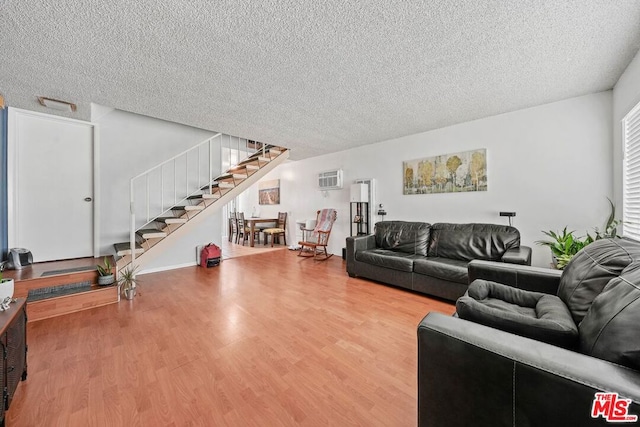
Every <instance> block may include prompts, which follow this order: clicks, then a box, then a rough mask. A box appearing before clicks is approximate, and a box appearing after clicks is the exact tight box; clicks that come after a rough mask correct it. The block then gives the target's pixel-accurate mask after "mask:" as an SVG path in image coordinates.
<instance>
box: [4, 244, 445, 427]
mask: <svg viewBox="0 0 640 427" xmlns="http://www.w3.org/2000/svg"><path fill="white" fill-rule="evenodd" d="M139 279H140V291H141V294H140V295H139V296H137V297H136V298H135V300H133V301H127V300H124V299H123V300H122V301H121V302H120V303H118V304H113V305H109V306H105V307H99V308H95V309H92V310H87V311H82V312H78V313H74V314H69V315H65V316H60V317H56V318H52V319H47V320H42V321H38V322H33V323H30V324H29V325H28V330H27V333H28V338H27V339H28V345H29V353H28V369H29V370H28V378H27V380H26V381H25V382H22V383H20V385H19V386H18V389H17V391H16V394H15V397H14V400H13V402H12V404H11V409H10V410H9V411H8V413H7V425H8V426H12V427H16V426H38V427H40V426H127V427H129V426H154V427H155V426H326V425H330V426H351V425H356V426H413V425H415V424H416V419H417V415H416V396H417V389H416V387H417V379H416V356H417V355H416V327H417V325H418V323H419V321H420V319H422V317H423V316H424V315H426V314H427V313H428V312H429V311H439V312H443V313H447V314H451V313H453V311H454V306H453V305H452V304H449V303H445V302H442V301H438V300H434V299H430V298H428V297H426V296H423V295H418V294H414V293H411V292H408V291H404V290H401V289H396V288H393V287H390V286H385V285H381V284H376V283H374V282H371V281H368V280H363V279H352V278H349V277H348V276H347V274H346V272H345V265H344V262H343V261H342V259H341V258H340V257H338V256H334V257H332V258H331V259H329V260H328V261H326V262H317V261H313V259H309V258H300V257H297V256H296V253H295V252H292V251H288V250H284V249H283V250H276V251H269V252H265V253H261V254H258V255H252V256H243V257H240V258H233V259H228V260H224V261H223V262H222V263H221V265H220V266H219V267H215V268H210V269H204V268H200V267H189V268H183V269H179V270H173V271H168V272H161V273H153V274H147V275H142V276H139Z"/></svg>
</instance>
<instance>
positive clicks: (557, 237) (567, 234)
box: [536, 198, 622, 270]
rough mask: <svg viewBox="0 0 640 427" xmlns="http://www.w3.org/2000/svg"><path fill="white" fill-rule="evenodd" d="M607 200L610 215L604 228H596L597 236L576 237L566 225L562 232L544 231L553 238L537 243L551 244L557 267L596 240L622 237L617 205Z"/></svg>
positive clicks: (562, 265) (561, 266) (554, 263)
mask: <svg viewBox="0 0 640 427" xmlns="http://www.w3.org/2000/svg"><path fill="white" fill-rule="evenodd" d="M607 200H608V201H609V206H610V213H609V217H608V218H607V221H606V222H605V225H604V228H603V229H602V230H600V229H599V228H598V227H595V228H594V232H595V237H593V236H591V235H590V234H589V233H587V236H586V237H585V238H584V239H582V238H579V237H576V236H575V235H574V234H573V233H574V232H573V231H567V227H565V228H564V229H563V230H562V232H558V233H556V232H554V231H543V233H544V234H546V235H547V236H549V237H550V238H551V240H538V241H536V243H537V244H539V245H543V246H549V248H550V249H551V256H552V258H553V265H554V267H555V268H557V269H558V270H562V269H563V268H564V267H565V266H566V265H567V263H568V262H569V261H570V260H571V258H573V256H574V255H575V254H577V253H578V251H579V250H580V249H582V248H584V247H585V246H587V245H588V244H589V243H592V242H594V241H595V240H600V239H605V238H616V237H620V236H618V225H619V224H621V223H622V221H621V220H619V219H616V206H615V205H614V204H613V202H612V201H611V199H609V198H607Z"/></svg>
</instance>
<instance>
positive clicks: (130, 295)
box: [123, 288, 136, 300]
mask: <svg viewBox="0 0 640 427" xmlns="http://www.w3.org/2000/svg"><path fill="white" fill-rule="evenodd" d="M123 293H124V297H125V298H126V299H128V300H132V299H133V297H135V296H136V288H128V289H125V290H124V291H123Z"/></svg>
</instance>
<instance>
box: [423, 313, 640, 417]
mask: <svg viewBox="0 0 640 427" xmlns="http://www.w3.org/2000/svg"><path fill="white" fill-rule="evenodd" d="M597 392H615V393H618V394H619V395H620V398H625V399H631V400H632V403H631V404H630V405H629V407H628V408H627V409H628V414H629V415H638V416H640V372H638V371H636V370H633V369H630V368H626V367H623V366H620V365H616V364H614V363H611V362H607V361H604V360H601V359H597V358H595V357H591V356H587V355H584V354H580V353H577V352H575V351H571V350H566V349H563V348H560V347H556V346H554V345H551V344H546V343H543V342H540V341H536V340H532V339H529V338H524V337H520V336H518V335H514V334H510V333H508V332H503V331H500V330H498V329H494V328H490V327H487V326H483V325H480V324H477V323H473V322H469V321H466V320H462V319H459V318H456V317H449V316H445V315H443V314H439V313H430V314H428V315H427V316H426V317H425V318H424V319H423V320H422V322H421V323H420V325H419V326H418V425H419V426H420V427H427V426H434V427H445V426H446V427H456V426H461V427H462V426H464V427H467V426H474V427H483V426H486V427H499V426H509V427H513V426H517V427H520V426H522V427H525V426H527V427H529V426H541V427H542V426H544V427H555V426H557V427H568V426H604V425H611V424H610V423H608V422H607V421H606V420H605V419H604V418H603V417H598V418H592V417H591V411H592V407H593V401H594V398H595V393H597ZM638 424H640V422H638V423H637V424H631V425H638Z"/></svg>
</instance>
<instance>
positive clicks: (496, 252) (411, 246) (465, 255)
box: [347, 221, 531, 301]
mask: <svg viewBox="0 0 640 427" xmlns="http://www.w3.org/2000/svg"><path fill="white" fill-rule="evenodd" d="M474 259H478V260H487V261H502V262H508V263H514V264H525V265H531V248H529V247H527V246H520V232H519V231H518V230H517V229H516V228H514V227H510V226H503V225H495V224H450V223H436V224H433V225H431V224H429V223H426V222H407V221H382V222H378V223H377V224H376V226H375V232H374V234H372V235H368V236H358V237H348V238H347V273H348V274H349V276H351V277H356V276H358V277H364V278H367V279H372V280H376V281H379V282H383V283H388V284H391V285H395V286H400V287H403V288H406V289H411V290H414V291H417V292H422V293H425V294H429V295H434V296H437V297H440V298H445V299H448V300H451V301H455V300H456V299H457V298H458V297H460V296H462V295H464V293H465V292H466V290H467V287H468V283H469V281H468V277H467V273H468V271H467V266H468V264H469V262H470V261H471V260H474Z"/></svg>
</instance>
